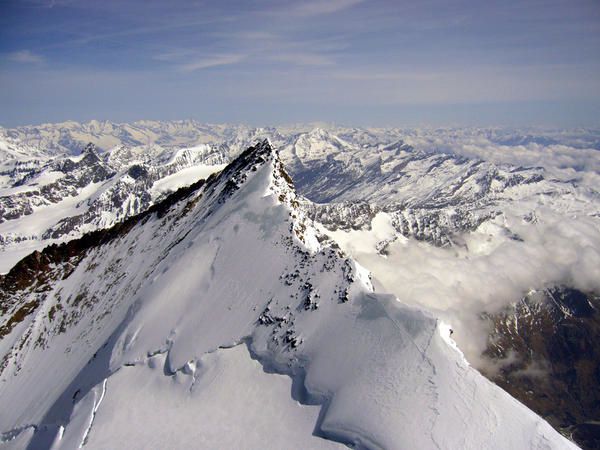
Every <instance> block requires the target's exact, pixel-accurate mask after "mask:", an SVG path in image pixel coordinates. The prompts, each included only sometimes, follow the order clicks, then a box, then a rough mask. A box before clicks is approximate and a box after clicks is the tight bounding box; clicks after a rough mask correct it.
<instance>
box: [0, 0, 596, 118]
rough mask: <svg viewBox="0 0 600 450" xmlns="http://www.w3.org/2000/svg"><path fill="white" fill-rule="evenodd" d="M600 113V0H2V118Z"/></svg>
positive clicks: (583, 115)
mask: <svg viewBox="0 0 600 450" xmlns="http://www.w3.org/2000/svg"><path fill="white" fill-rule="evenodd" d="M187 118H193V119H197V120H201V121H204V122H212V123H215V122H229V123H247V124H250V125H280V124H288V123H296V122H316V121H327V122H334V123H338V124H346V125H357V126H418V125H465V126H469V125H515V126H519V125H527V126H530V125H541V126H564V127H574V126H597V125H600V1H599V0H544V1H538V0H518V1H515V0H504V1H494V0H458V1H454V0H419V1H415V0H413V1H405V0H307V1H300V0H296V1H288V0H282V1H274V0H255V1H252V0H220V1H194V0H190V1H182V0H172V1H162V0H144V1H137V0H135V1H133V0H120V1H118V0H102V1H100V0H18V1H16V0H0V125H1V126H17V125H25V124H37V123H44V122H60V121H64V120H77V121H87V120H91V119H106V120H112V121H118V122H125V121H134V120H139V119H157V120H173V119H187Z"/></svg>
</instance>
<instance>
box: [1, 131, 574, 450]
mask: <svg viewBox="0 0 600 450" xmlns="http://www.w3.org/2000/svg"><path fill="white" fill-rule="evenodd" d="M297 201H299V199H298V198H297V197H296V194H295V192H294V189H293V185H292V184H291V182H290V180H289V177H288V176H287V175H286V172H285V169H284V167H283V165H282V163H281V161H280V159H279V157H278V154H277V152H276V151H275V150H274V149H273V148H272V147H271V145H269V143H268V142H267V141H263V142H260V143H259V144H257V145H255V146H253V147H251V148H249V149H248V150H246V151H244V152H242V153H241V155H240V156H238V157H237V158H236V159H235V160H234V161H233V162H232V163H230V164H229V165H228V166H227V167H226V168H225V169H224V170H223V171H221V172H220V173H218V174H214V175H212V176H210V177H209V178H208V179H207V180H206V181H198V182H197V183H195V184H193V185H192V186H190V187H187V188H183V189H180V190H178V191H176V192H175V193H173V194H171V195H170V196H169V197H167V198H166V199H164V200H163V201H161V202H159V203H157V204H156V205H154V206H153V207H151V208H150V209H149V210H148V211H147V212H145V213H142V214H141V215H138V216H135V217H133V218H131V219H129V220H127V221H125V222H123V223H120V224H118V225H116V226H114V227H113V228H110V229H108V230H101V231H96V232H94V233H92V234H87V235H85V236H84V237H83V238H82V239H79V240H75V241H70V242H69V243H66V244H62V245H61V246H53V247H49V248H47V249H45V250H44V251H43V252H41V253H39V254H35V255H32V256H31V257H30V258H27V259H26V260H24V261H23V262H22V263H20V264H19V265H18V266H17V267H15V268H14V269H13V270H12V271H11V272H10V273H9V274H8V275H6V276H5V277H0V285H1V286H2V287H3V289H2V291H1V293H0V295H1V300H2V302H1V305H2V307H3V311H2V312H3V314H2V324H1V325H0V327H1V330H2V339H1V340H0V344H1V345H0V349H1V351H2V353H1V354H0V358H1V359H0V371H1V372H0V379H1V383H0V404H3V405H11V408H10V409H9V408H4V409H2V410H0V432H2V435H1V437H2V440H4V441H9V442H13V441H14V442H17V443H21V445H22V446H27V445H29V446H31V447H32V448H45V447H50V445H51V444H53V446H54V448H57V449H58V448H74V447H78V446H87V447H88V448H114V447H115V446H129V445H134V446H137V447H138V448H148V447H152V446H153V445H156V442H165V439H167V438H168V437H169V436H177V437H178V439H180V440H181V443H182V446H188V447H189V446H194V444H197V443H198V442H204V443H205V446H207V447H218V442H208V443H207V442H206V441H205V440H204V439H206V436H207V430H206V429H205V428H203V427H204V425H203V423H202V421H199V422H196V423H195V426H194V427H191V428H188V429H186V433H183V434H182V433H181V432H180V430H181V428H180V427H181V422H182V421H186V420H189V419H188V418H189V417H190V414H188V413H191V412H195V411H196V409H195V408H203V407H206V406H204V403H203V401H202V395H203V394H204V393H206V392H210V389H211V387H210V386H211V385H213V384H214V383H213V380H214V379H215V378H216V377H219V376H220V375H219V370H218V369H214V361H213V363H211V362H210V361H211V358H209V357H207V355H210V354H213V353H217V354H221V353H222V352H223V351H226V350H224V349H225V348H230V347H232V346H237V345H240V344H243V345H245V346H247V348H248V350H249V353H250V354H251V355H252V356H253V357H254V358H255V359H256V360H257V361H259V362H260V364H262V366H263V368H264V369H265V371H266V372H268V373H272V372H278V373H280V374H286V375H289V376H291V377H292V378H293V379H294V381H295V384H294V385H295V387H294V390H293V395H294V398H296V399H297V400H299V401H301V402H303V403H305V404H312V405H320V407H321V413H320V415H319V417H318V420H317V421H316V423H315V424H314V426H313V427H311V428H310V431H309V433H311V432H312V433H313V434H314V436H312V437H313V438H314V440H313V441H312V442H311V444H310V445H301V444H300V443H298V442H288V445H284V447H287V448H303V447H304V448H305V447H307V446H308V447H311V448H325V443H324V442H323V441H322V438H326V439H328V440H331V441H335V442H337V443H342V444H348V445H353V446H355V447H357V448H364V447H368V448H407V447H411V448H436V447H437V448H447V449H458V448H489V447H491V446H496V447H499V448H570V443H569V442H568V441H567V440H566V439H564V438H563V437H561V436H560V435H559V434H558V433H557V432H555V431H554V430H553V429H552V428H551V427H550V426H549V425H548V424H547V423H546V422H544V421H543V420H542V419H540V418H539V417H538V416H536V415H535V414H534V413H532V412H531V411H529V410H528V409H526V408H525V407H524V406H523V405H521V404H519V403H518V402H516V401H515V400H514V399H512V398H511V397H510V396H508V395H507V394H506V393H505V392H504V391H502V390H501V389H499V388H498V387H496V386H495V385H493V384H492V383H490V382H488V381H487V380H486V379H484V378H483V377H482V376H481V375H480V374H479V373H478V372H476V371H475V370H474V369H472V368H471V367H470V366H469V365H468V364H467V363H466V361H465V360H464V359H463V358H462V356H461V355H460V353H458V352H457V351H456V350H455V349H454V348H453V347H452V346H451V345H450V344H449V337H448V331H447V329H446V328H445V327H442V326H440V324H439V322H438V321H437V320H436V319H435V318H434V317H432V316H431V315H430V314H428V313H426V312H423V311H421V310H419V309H414V308H409V307H407V306H404V305H402V304H401V303H399V302H397V301H396V299H395V298H394V297H393V296H391V295H385V294H379V293H375V292H374V290H373V287H372V285H371V282H370V280H369V274H368V273H367V272H366V271H365V270H363V269H361V268H360V267H359V266H358V265H357V264H356V263H355V262H354V261H352V260H351V259H349V258H347V257H346V256H345V255H344V254H343V253H342V252H341V251H340V250H339V248H337V247H335V246H333V245H327V244H324V245H321V246H320V245H318V243H316V237H314V236H313V237H312V238H308V237H307V234H310V233H312V231H311V229H312V227H311V226H310V222H307V221H306V220H305V218H304V217H303V216H302V215H301V214H302V212H301V211H299V208H297V206H296V203H295V202H297ZM311 244H314V245H311ZM307 247H308V248H307ZM11 278H12V280H13V281H15V282H11V281H10V279H11ZM236 354H243V353H236ZM240 357H241V356H240ZM213 369H214V370H213ZM269 376H274V375H269ZM240 382H241V383H243V382H244V380H240ZM158 386H161V387H160V388H159V387H158ZM198 396H200V398H199V397H198ZM129 398H136V399H137V400H135V401H132V402H127V405H126V409H123V408H119V407H118V406H117V407H115V405H118V403H119V402H118V401H117V400H121V401H123V399H129ZM143 399H153V401H157V402H159V403H158V404H156V405H154V406H153V407H147V404H146V403H145V402H144V401H142V400H143ZM160 399H163V400H160ZM236 401H237V400H236ZM111 405H113V406H111ZM190 408H193V409H190ZM174 415H175V416H177V417H178V418H179V419H180V420H176V421H174V422H165V418H167V417H173V416H174ZM191 416H192V417H196V415H195V414H191ZM315 420H316V419H315ZM122 423H127V428H128V433H127V436H126V439H127V443H125V442H123V441H121V440H119V439H120V438H118V437H116V436H119V433H118V431H119V429H122V425H120V424H122ZM465 424H469V427H468V430H465ZM155 425H156V426H155ZM158 425H160V426H158ZM149 427H150V428H149ZM459 429H461V430H463V431H464V432H461V433H458V432H456V430H459ZM117 440H119V441H118V442H117ZM241 442H243V437H242V436H240V443H241ZM44 443H46V445H44ZM265 444H266V445H265V446H268V444H269V440H268V437H266V438H265ZM327 444H329V443H327ZM237 447H239V445H237Z"/></svg>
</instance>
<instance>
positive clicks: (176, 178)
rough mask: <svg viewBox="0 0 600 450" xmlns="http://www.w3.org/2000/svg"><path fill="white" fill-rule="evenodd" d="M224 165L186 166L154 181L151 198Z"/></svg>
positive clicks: (204, 177) (204, 176)
mask: <svg viewBox="0 0 600 450" xmlns="http://www.w3.org/2000/svg"><path fill="white" fill-rule="evenodd" d="M224 167H225V164H219V165H214V166H208V165H204V164H199V165H197V166H192V167H187V168H185V169H182V170H180V171H179V172H176V173H174V174H172V175H168V176H166V177H164V178H161V179H160V180H158V181H156V182H155V183H154V184H153V185H152V189H151V190H150V195H152V197H153V198H157V197H159V196H160V195H161V194H164V193H165V192H171V191H175V190H177V189H179V188H180V187H184V186H189V185H190V184H192V183H195V182H196V181H198V180H202V179H206V178H208V177H209V176H210V175H212V174H213V173H215V172H219V171H221V170H223V168H224Z"/></svg>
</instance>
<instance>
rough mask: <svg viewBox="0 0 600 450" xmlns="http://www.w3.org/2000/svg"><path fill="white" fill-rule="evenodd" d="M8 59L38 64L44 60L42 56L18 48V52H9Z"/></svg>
mask: <svg viewBox="0 0 600 450" xmlns="http://www.w3.org/2000/svg"><path fill="white" fill-rule="evenodd" d="M8 59H9V60H10V61H14V62H18V63H23V64H38V63H41V62H44V58H42V57H41V56H40V55H37V54H35V53H33V52H31V51H30V50H20V51H18V52H13V53H9V54H8Z"/></svg>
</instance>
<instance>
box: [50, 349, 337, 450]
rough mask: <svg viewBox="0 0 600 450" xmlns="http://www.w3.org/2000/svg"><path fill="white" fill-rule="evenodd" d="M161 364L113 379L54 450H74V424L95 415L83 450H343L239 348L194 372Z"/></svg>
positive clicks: (284, 384)
mask: <svg viewBox="0 0 600 450" xmlns="http://www.w3.org/2000/svg"><path fill="white" fill-rule="evenodd" d="M165 362H166V361H165V355H164V354H159V355H156V356H153V357H151V358H149V359H148V360H147V361H146V362H145V363H143V364H139V365H135V366H128V367H123V368H122V369H121V370H119V372H117V373H115V375H113V376H112V377H110V379H109V380H108V381H107V382H106V394H105V395H104V396H103V397H104V398H102V400H100V398H98V399H97V400H96V401H93V402H88V403H89V404H86V406H87V408H86V409H85V410H84V409H80V410H77V411H75V412H74V414H73V417H72V418H71V420H70V423H69V425H68V427H67V429H66V433H65V435H64V437H63V439H61V440H59V441H57V443H56V447H55V448H56V449H61V448H64V449H69V448H76V447H78V444H79V443H80V442H82V439H81V432H80V429H81V428H85V426H84V427H81V426H80V424H78V423H77V420H78V419H79V417H80V416H81V417H82V418H86V419H89V418H90V417H91V416H92V413H93V411H94V408H96V413H95V414H94V415H93V421H92V424H91V427H90V428H89V434H87V439H86V443H85V448H88V449H105V448H113V447H114V444H115V442H118V443H119V447H120V448H128V449H148V448H156V449H158V448H189V447H190V446H192V447H195V448H231V449H233V448H248V449H250V448H255V449H259V448H262V449H282V448H285V449H290V450H292V449H298V450H300V449H305V448H311V449H334V448H342V447H343V446H341V445H340V444H337V443H334V442H331V441H327V440H325V439H323V438H320V437H317V436H314V435H312V431H313V429H314V426H315V423H316V421H317V419H318V415H319V407H318V406H305V405H301V404H299V403H298V402H297V401H294V400H293V399H292V398H291V396H290V393H291V391H292V380H291V379H290V378H289V377H287V376H283V375H277V374H267V373H265V372H264V371H263V369H262V366H261V365H260V364H259V363H258V362H257V361H255V360H253V359H251V357H250V354H249V352H248V349H247V347H246V346H245V345H238V346H235V347H233V348H230V349H220V350H217V351H215V352H212V353H207V354H205V355H204V356H203V357H202V358H201V359H200V360H198V363H197V364H198V367H197V369H196V368H193V369H189V370H184V371H181V372H177V373H176V374H173V375H169V374H165V369H164V366H165ZM102 385H104V383H103V384H102ZM88 396H89V397H91V398H96V397H98V394H97V392H96V390H93V391H90V393H89V394H88ZM85 402H86V399H84V400H82V402H81V403H85ZM83 425H85V424H83Z"/></svg>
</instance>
